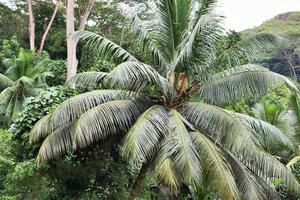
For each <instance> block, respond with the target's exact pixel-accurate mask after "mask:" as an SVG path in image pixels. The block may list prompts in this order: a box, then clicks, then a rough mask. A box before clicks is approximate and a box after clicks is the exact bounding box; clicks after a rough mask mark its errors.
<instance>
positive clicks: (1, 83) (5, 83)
mask: <svg viewBox="0 0 300 200" xmlns="http://www.w3.org/2000/svg"><path fill="white" fill-rule="evenodd" d="M13 84H14V81H13V80H11V79H10V78H8V77H7V76H5V75H3V74H0V91H2V90H3V89H5V88H7V87H10V86H12V85H13Z"/></svg>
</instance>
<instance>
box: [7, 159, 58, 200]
mask: <svg viewBox="0 0 300 200" xmlns="http://www.w3.org/2000/svg"><path fill="white" fill-rule="evenodd" d="M45 170H46V168H45V167H41V168H39V167H37V165H36V164H35V161H34V160H27V161H24V162H20V163H18V164H16V165H15V167H14V169H13V170H11V172H10V173H8V174H7V175H6V179H5V181H4V186H5V187H4V195H5V198H7V197H8V199H49V200H50V199H53V200H54V199H57V198H58V196H57V193H56V189H55V188H54V186H53V185H52V183H51V181H50V179H49V177H47V176H45V175H44V173H45Z"/></svg>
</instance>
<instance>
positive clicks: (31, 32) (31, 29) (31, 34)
mask: <svg viewBox="0 0 300 200" xmlns="http://www.w3.org/2000/svg"><path fill="white" fill-rule="evenodd" d="M27 3H28V13H29V23H28V29H29V41H30V50H32V51H33V50H34V48H35V43H34V42H35V22H34V17H33V12H32V1H31V0H27Z"/></svg>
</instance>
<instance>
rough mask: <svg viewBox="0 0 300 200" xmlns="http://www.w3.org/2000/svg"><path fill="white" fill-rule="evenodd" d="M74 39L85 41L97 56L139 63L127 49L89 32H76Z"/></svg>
mask: <svg viewBox="0 0 300 200" xmlns="http://www.w3.org/2000/svg"><path fill="white" fill-rule="evenodd" d="M72 37H74V39H76V40H79V39H80V40H83V41H85V44H86V45H87V46H89V47H91V49H93V52H94V53H95V54H96V55H97V56H100V57H103V58H107V57H108V58H109V59H119V60H121V61H137V59H136V58H135V57H134V56H133V55H131V54H130V53H129V52H127V51H126V50H125V49H123V48H122V47H120V46H119V45H117V44H116V43H114V42H112V41H110V40H108V39H107V38H105V37H102V36H101V35H98V34H95V33H92V32H89V31H76V32H75V33H74V34H73V36H72Z"/></svg>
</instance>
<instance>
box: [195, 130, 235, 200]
mask: <svg viewBox="0 0 300 200" xmlns="http://www.w3.org/2000/svg"><path fill="white" fill-rule="evenodd" d="M192 139H193V142H194V144H195V146H196V149H197V151H198V152H199V155H200V159H201V163H202V165H203V167H205V168H206V169H207V170H208V171H209V176H210V179H211V180H212V181H213V185H214V186H215V187H216V188H217V189H218V191H219V192H220V193H221V194H222V195H223V196H224V197H226V199H237V198H238V196H239V191H238V188H237V185H236V184H235V180H234V176H233V174H232V173H231V166H228V164H227V162H226V159H225V157H224V155H223V154H222V152H221V150H220V149H219V148H218V147H217V146H216V145H215V144H214V143H213V142H212V141H210V139H209V138H207V137H206V136H205V135H203V134H202V133H200V132H193V133H192Z"/></svg>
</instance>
